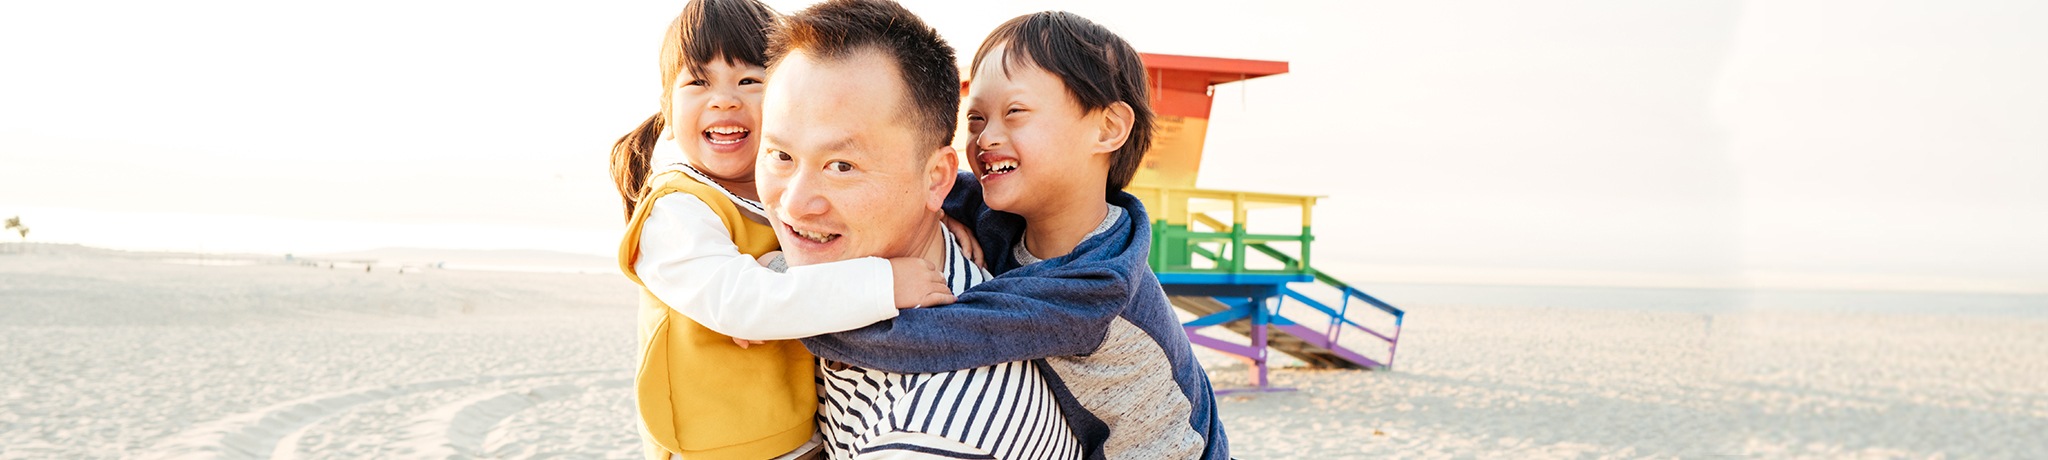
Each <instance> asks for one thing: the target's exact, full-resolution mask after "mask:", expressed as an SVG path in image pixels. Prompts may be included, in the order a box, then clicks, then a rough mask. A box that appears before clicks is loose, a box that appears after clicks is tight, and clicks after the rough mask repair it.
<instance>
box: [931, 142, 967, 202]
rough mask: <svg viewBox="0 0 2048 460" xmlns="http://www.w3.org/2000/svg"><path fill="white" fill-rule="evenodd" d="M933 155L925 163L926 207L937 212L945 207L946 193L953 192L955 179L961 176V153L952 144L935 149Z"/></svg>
mask: <svg viewBox="0 0 2048 460" xmlns="http://www.w3.org/2000/svg"><path fill="white" fill-rule="evenodd" d="M931 155H932V156H931V158H930V159H928V160H925V165H924V172H925V200H924V208H925V210H926V211H933V212H937V211H938V210H940V209H942V208H944V207H945V205H946V194H948V193H952V192H953V180H954V179H958V178H959V177H960V175H959V171H960V155H959V153H958V152H957V151H955V150H953V146H950V145H948V146H945V147H939V148H938V150H933V151H932V154H931Z"/></svg>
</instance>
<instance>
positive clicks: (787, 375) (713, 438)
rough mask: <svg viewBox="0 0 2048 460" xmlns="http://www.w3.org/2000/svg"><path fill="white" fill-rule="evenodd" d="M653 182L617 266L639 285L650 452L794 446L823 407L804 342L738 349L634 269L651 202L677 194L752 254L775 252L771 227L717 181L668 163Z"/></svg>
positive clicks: (640, 386) (730, 454)
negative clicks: (679, 309)
mask: <svg viewBox="0 0 2048 460" xmlns="http://www.w3.org/2000/svg"><path fill="white" fill-rule="evenodd" d="M648 183H649V184H650V187H651V188H652V190H651V191H650V192H649V193H648V194H647V197H646V198H644V199H642V200H641V201H640V204H639V205H638V206H637V207H635V209H634V210H633V219H632V221H630V222H629V223H628V224H627V225H626V237H625V239H624V241H621V242H620V243H619V269H620V270H624V271H625V273H626V277H627V278H630V279H632V280H633V283H635V284H640V285H641V286H642V287H641V289H640V323H639V324H640V327H639V331H640V345H641V352H640V369H639V372H638V373H636V374H635V375H634V378H633V386H634V389H635V390H636V392H635V396H634V399H635V403H636V404H637V406H638V407H639V412H640V420H641V423H642V428H643V429H644V431H643V432H642V433H641V434H642V437H643V438H645V439H646V441H647V445H646V446H645V447H646V451H647V452H646V453H647V458H648V459H650V460H667V459H668V458H669V454H670V453H675V454H679V455H681V456H682V458H684V459H686V460H705V459H713V460H717V459H740V460H762V459H767V458H773V457H775V456H777V455H782V454H784V453H788V452H789V451H791V450H795V449H796V448H797V447H798V446H801V445H803V443H804V442H805V441H808V440H810V438H811V433H812V432H813V431H815V429H816V427H815V426H814V425H813V418H812V416H813V414H815V413H816V412H817V408H818V397H817V387H816V383H815V381H814V380H813V379H812V358H811V354H810V352H809V351H806V350H804V346H803V344H802V343H801V342H798V341H795V340H778V341H771V342H768V343H766V344H762V345H755V346H753V347H750V348H746V349H741V348H740V347H739V346H737V345H734V344H733V343H732V339H731V338H730V337H727V336H725V335H723V334H719V333H717V332H714V331H712V330H711V329H708V328H705V327H704V326H703V325H700V324H697V322H696V321H692V320H690V318H688V317H685V316H683V315H682V314H679V313H676V311H675V310H674V309H672V308H669V306H668V305H667V304H664V303H662V302H661V300H660V299H656V298H654V295H653V294H652V293H649V292H647V289H646V285H645V283H642V282H641V281H640V275H639V274H638V273H635V272H634V270H633V265H634V262H636V261H637V260H639V258H640V232H641V231H642V230H643V229H642V228H641V226H642V225H644V224H646V222H647V214H648V210H649V209H652V208H653V206H654V201H655V200H657V199H660V198H661V197H663V196H666V195H668V194H671V193H687V194H690V195H694V196H696V197H697V199H699V200H703V201H704V203H705V204H708V205H710V206H711V211H712V212H714V213H717V214H718V217H719V219H721V220H723V221H724V222H725V227H726V230H727V232H728V233H730V234H731V235H732V242H733V243H734V244H735V245H738V246H739V249H740V252H742V253H745V254H747V255H748V256H753V257H760V256H761V254H765V253H768V252H769V251H774V250H775V249H776V247H777V246H776V242H775V230H774V229H773V228H771V227H769V226H767V225H764V224H759V223H755V222H754V221H752V220H748V219H747V218H746V217H745V216H744V215H742V214H741V212H742V211H740V209H739V207H738V206H736V205H734V204H733V203H732V201H731V200H729V199H727V198H726V197H725V195H724V194H723V193H722V192H720V191H719V190H718V189H716V188H713V187H711V186H709V185H706V184H704V183H701V182H697V181H696V180H694V179H691V178H690V177H689V176H687V175H684V174H683V173H681V172H678V171H668V172H664V173H661V174H658V175H655V176H654V177H651V178H649V179H648ZM656 231H661V230H660V229H656ZM792 320H797V319H795V318H792Z"/></svg>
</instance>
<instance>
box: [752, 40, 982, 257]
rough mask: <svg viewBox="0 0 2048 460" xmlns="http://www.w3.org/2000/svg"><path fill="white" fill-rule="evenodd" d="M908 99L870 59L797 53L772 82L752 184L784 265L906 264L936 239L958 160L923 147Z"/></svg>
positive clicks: (881, 58)
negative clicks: (878, 260) (897, 260)
mask: <svg viewBox="0 0 2048 460" xmlns="http://www.w3.org/2000/svg"><path fill="white" fill-rule="evenodd" d="M906 92H907V91H906V88H904V84H903V78H902V77H901V76H899V75H898V74H897V70H896V63H895V62H894V61H893V60H892V59H890V58H889V57H888V56H886V55H884V54H882V53H879V52H874V51H858V52H855V53H853V54H852V55H849V56H846V57H843V58H839V59H829V60H820V59H816V58H814V57H813V56H811V55H809V54H807V53H804V52H803V51H801V50H799V51H796V52H793V53H791V54H790V55H789V56H787V57H785V58H783V60H782V63H781V64H779V65H778V66H777V67H776V69H775V71H774V73H773V74H772V75H770V76H769V78H768V88H767V95H766V96H765V97H764V98H763V101H762V108H763V111H764V113H763V116H762V123H761V131H762V133H763V134H764V135H763V136H762V146H761V157H760V162H759V164H758V165H757V166H756V167H755V178H756V180H757V181H758V184H757V185H759V187H760V192H761V202H762V203H763V204H765V205H766V206H767V207H768V220H769V222H770V223H771V224H772V225H774V226H775V235H776V237H777V238H778V239H780V240H781V242H782V250H783V253H784V255H785V257H787V259H788V260H789V263H790V264H791V265H805V264H817V263H825V262H833V261H839V260H846V259H852V258H857V257H866V256H878V257H903V256H912V255H916V254H918V251H919V250H921V249H923V248H919V247H915V246H916V244H915V242H920V241H928V240H929V239H928V238H926V237H925V236H926V235H922V234H920V233H918V232H934V234H935V232H937V231H938V227H937V225H938V209H939V206H940V204H941V203H942V202H943V201H944V200H945V195H946V192H948V191H949V190H951V188H952V180H953V177H954V176H953V170H954V169H955V168H956V167H957V166H956V164H957V160H955V159H954V158H953V152H952V148H950V147H942V146H927V145H924V144H927V143H928V142H925V141H924V137H925V136H922V135H920V132H919V130H918V129H917V128H916V126H915V123H916V122H915V121H914V120H915V116H914V114H912V113H911V111H910V110H908V107H907V103H908V100H907V97H906V96H905V94H906ZM926 154H929V157H927V155H926Z"/></svg>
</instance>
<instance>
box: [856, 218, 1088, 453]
mask: <svg viewBox="0 0 2048 460" xmlns="http://www.w3.org/2000/svg"><path fill="white" fill-rule="evenodd" d="M941 231H945V230H941ZM945 232H946V233H945V236H946V243H947V245H946V246H947V250H946V270H945V275H946V277H947V279H948V280H949V282H950V284H952V288H953V292H954V293H959V292H962V291H965V290H967V288H969V287H972V286H974V285H976V284H980V283H981V282H983V281H987V280H988V279H989V278H990V277H991V275H989V273H988V272H987V271H985V270H982V269H981V267H980V266H977V265H974V262H973V261H971V260H969V259H968V258H967V256H966V254H965V253H964V252H962V251H961V250H960V246H959V244H958V243H957V242H956V240H954V238H953V234H952V233H951V232H950V231H945ZM939 308H944V307H939ZM1039 372H1040V371H1039V369H1038V367H1036V366H1034V365H1032V364H1031V363H1029V362H1012V363H1003V364H998V365H994V366H989V367H981V368H974V369H965V370H958V371H952V372H942V373H937V374H897V373H891V372H883V371H877V370H871V369H863V368H859V367H852V366H845V365H840V364H837V363H827V362H823V361H822V360H821V361H820V363H819V366H818V428H819V432H821V433H823V434H824V438H825V448H826V449H827V450H828V452H830V457H831V458H834V459H854V458H884V457H886V458H972V459H1071V458H1080V456H1081V449H1080V445H1079V443H1078V442H1076V441H1075V440H1074V436H1073V432H1072V430H1070V429H1068V428H1067V423H1066V419H1064V418H1061V417H1060V412H1059V407H1058V403H1057V402H1056V401H1054V399H1053V395H1052V392H1051V391H1050V390H1048V389H1047V388H1046V383H1045V379H1044V376H1043V375H1041V374H1040V373H1039Z"/></svg>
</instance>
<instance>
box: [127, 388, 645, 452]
mask: <svg viewBox="0 0 2048 460" xmlns="http://www.w3.org/2000/svg"><path fill="white" fill-rule="evenodd" d="M604 372H623V371H622V370H619V369H599V370H577V371H558V372H536V373H528V374H512V375H500V376H482V377H463V378H452V379H441V380H427V381H421V382H412V383H403V384H397V385H379V386H370V387H361V388H355V389H350V390H343V391H338V392H332V393H322V394H316V395H312V396H307V397H303V398H299V399H294V400H290V401H285V402H281V403H277V404H273V405H270V406H267V407H264V408H261V409H257V410H254V411H249V412H244V413H240V414H235V415H231V416H227V417H224V418H220V419H215V420H212V421H208V422H203V423H200V424H198V425H195V426H193V427H192V428H191V429H187V430H185V431H184V432H181V433H179V434H176V435H173V436H171V437H169V438H165V439H164V440H163V441H161V442H158V443H157V444H156V446H155V447H152V448H150V450H149V451H148V452H144V453H142V454H141V455H138V457H140V458H144V459H152V460H155V459H165V460H201V459H224V460H242V459H267V458H277V459H293V458H297V456H298V439H299V438H300V437H303V436H304V435H305V433H304V430H305V429H306V427H309V426H312V425H313V424H314V423H315V422H319V421H321V420H323V419H326V418H327V417H331V416H334V415H335V414H339V413H342V412H345V411H347V410H348V409H349V408H351V407H354V406H358V405H362V404H364V403H369V402H375V401H381V400H386V399H391V398H396V397H401V396H406V395H411V394H418V393H422V392H428V391H434V390H442V389H448V388H457V387H463V386H473V385H480V384H485V383H491V382H498V381H505V380H522V379H532V378H542V377H558V376H568V375H581V374H594V373H604Z"/></svg>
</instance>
